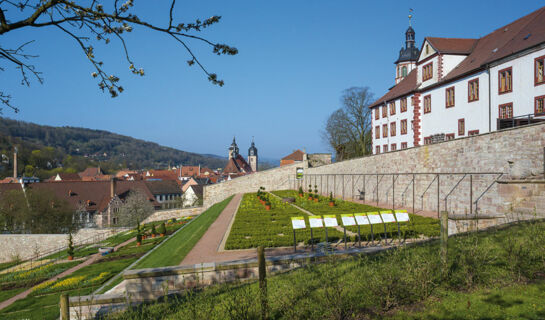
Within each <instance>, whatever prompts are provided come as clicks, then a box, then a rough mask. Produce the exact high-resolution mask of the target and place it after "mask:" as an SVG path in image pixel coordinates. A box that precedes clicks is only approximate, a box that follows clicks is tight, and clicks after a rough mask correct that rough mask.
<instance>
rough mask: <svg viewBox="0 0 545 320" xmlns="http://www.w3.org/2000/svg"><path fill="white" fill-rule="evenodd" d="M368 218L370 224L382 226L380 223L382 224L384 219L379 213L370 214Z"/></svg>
mask: <svg viewBox="0 0 545 320" xmlns="http://www.w3.org/2000/svg"><path fill="white" fill-rule="evenodd" d="M367 218H368V219H369V223H371V224H380V223H382V219H381V218H380V214H379V213H378V212H370V213H368V214H367Z"/></svg>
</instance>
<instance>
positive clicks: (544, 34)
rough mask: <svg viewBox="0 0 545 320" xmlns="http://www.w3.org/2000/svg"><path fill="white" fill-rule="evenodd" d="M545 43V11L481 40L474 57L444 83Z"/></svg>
mask: <svg viewBox="0 0 545 320" xmlns="http://www.w3.org/2000/svg"><path fill="white" fill-rule="evenodd" d="M525 38H526V39H525ZM543 42H545V7H543V8H541V9H539V10H536V11H534V12H532V13H530V14H529V15H526V16H524V17H522V18H520V19H518V20H516V21H514V22H512V23H510V24H508V25H506V26H504V27H501V28H499V29H497V30H495V31H494V32H492V33H490V34H488V35H486V36H484V37H482V38H481V39H479V41H478V43H477V44H476V46H475V48H474V49H473V51H472V52H471V54H470V55H469V56H468V57H467V58H465V59H464V61H462V62H461V63H460V64H459V65H458V66H457V67H455V68H454V69H453V70H452V71H451V72H450V73H449V74H447V75H446V77H445V78H444V80H443V81H442V82H445V81H449V80H452V79H455V78H457V77H460V76H463V75H465V74H468V73H471V72H474V71H476V70H479V69H484V68H485V66H486V64H488V63H491V62H494V61H496V60H499V59H502V58H505V57H507V56H509V55H512V54H515V53H517V52H520V51H523V50H525V49H528V48H531V47H534V46H536V45H538V44H541V43H543Z"/></svg>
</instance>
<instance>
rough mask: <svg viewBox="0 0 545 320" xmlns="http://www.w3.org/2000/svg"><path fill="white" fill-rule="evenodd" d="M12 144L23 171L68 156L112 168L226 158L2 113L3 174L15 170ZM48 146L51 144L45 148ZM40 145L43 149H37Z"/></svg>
mask: <svg viewBox="0 0 545 320" xmlns="http://www.w3.org/2000/svg"><path fill="white" fill-rule="evenodd" d="M13 146H17V147H18V148H19V150H20V152H19V153H20V155H21V157H20V158H21V159H20V162H22V163H20V164H19V168H20V170H19V171H21V172H22V171H23V170H24V167H25V166H29V165H30V166H34V167H35V168H36V167H37V168H40V169H53V168H60V167H64V168H66V167H67V166H68V165H69V164H67V163H63V162H66V161H67V156H70V157H69V158H68V160H69V161H72V162H74V161H75V160H78V161H77V162H78V166H77V167H82V166H85V165H96V164H100V165H101V167H104V168H105V169H106V170H108V169H109V170H110V171H115V170H118V169H121V168H130V169H144V168H161V167H167V166H168V165H169V164H170V165H173V166H174V165H178V164H183V165H198V164H201V165H203V166H206V167H209V168H221V167H223V166H224V165H225V162H226V159H225V158H221V157H219V156H215V155H200V154H197V153H191V152H186V151H181V150H177V149H174V148H169V147H163V146H160V145H159V144H157V143H153V142H148V141H143V140H138V139H134V138H131V137H127V136H122V135H119V134H115V133H111V132H108V131H102V130H92V129H85V128H75V127H50V126H42V125H37V124H34V123H29V122H23V121H15V120H11V119H6V118H2V117H0V153H1V154H5V155H6V156H7V157H8V158H9V163H8V162H7V159H6V158H4V161H3V162H2V163H0V176H2V175H4V176H5V175H10V174H7V172H8V171H9V170H12V169H11V155H12V153H13ZM46 147H49V148H47V150H45V149H44V148H46ZM41 149H44V150H42V152H38V151H37V150H41ZM33 151H34V154H33ZM0 156H1V155H0ZM39 157H42V158H44V157H46V158H47V159H41V160H44V161H41V162H40V159H38V158H39ZM41 166H46V167H45V168H41ZM74 169H75V170H77V169H78V168H74ZM29 170H30V169H29ZM2 173H4V174H2Z"/></svg>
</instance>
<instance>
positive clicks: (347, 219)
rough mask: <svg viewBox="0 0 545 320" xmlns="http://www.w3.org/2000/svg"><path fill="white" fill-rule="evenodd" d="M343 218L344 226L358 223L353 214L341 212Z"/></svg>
mask: <svg viewBox="0 0 545 320" xmlns="http://www.w3.org/2000/svg"><path fill="white" fill-rule="evenodd" d="M341 220H342V221H343V226H345V227H348V226H355V225H356V220H355V219H354V216H353V215H351V214H341Z"/></svg>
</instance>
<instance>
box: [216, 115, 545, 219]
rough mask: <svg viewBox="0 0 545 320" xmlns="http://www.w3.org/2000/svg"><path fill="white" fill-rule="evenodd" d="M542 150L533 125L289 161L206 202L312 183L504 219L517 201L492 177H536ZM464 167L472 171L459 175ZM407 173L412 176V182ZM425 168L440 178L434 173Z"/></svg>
mask: <svg viewBox="0 0 545 320" xmlns="http://www.w3.org/2000/svg"><path fill="white" fill-rule="evenodd" d="M544 147H545V124H536V125H531V126H526V127H521V128H515V129H510V130H505V131H500V132H493V133H488V134H483V135H478V136H472V137H467V138H462V139H456V140H452V141H446V142H442V143H437V144H433V145H426V146H421V147H417V148H411V149H407V150H400V151H396V152H389V153H385V154H379V155H373V156H368V157H362V158H358V159H352V160H347V161H342V162H337V163H333V164H330V165H325V166H320V167H317V168H307V164H306V163H304V164H303V165H301V164H299V165H291V166H288V167H280V168H276V169H273V170H268V171H264V172H261V173H258V174H254V175H249V176H245V177H241V178H237V179H233V180H232V181H228V182H225V183H221V184H217V185H213V186H208V187H206V188H205V206H210V205H211V204H213V203H215V202H218V201H220V200H223V199H225V198H226V197H228V196H230V195H232V194H234V193H239V192H254V191H256V190H257V188H259V186H261V185H263V186H264V187H265V188H266V189H267V190H275V189H285V188H296V187H298V186H299V185H301V186H303V188H304V189H305V190H306V189H308V185H309V184H311V185H313V186H314V185H316V186H317V187H318V189H319V191H320V193H322V194H324V195H328V194H329V193H330V192H331V193H333V195H334V196H335V197H337V198H345V199H352V198H355V197H357V196H358V195H359V193H360V191H363V192H364V193H365V199H366V200H367V201H368V202H369V203H371V204H373V203H374V204H377V205H378V206H382V207H392V206H395V207H396V208H399V207H405V208H407V209H409V210H410V209H412V206H413V199H414V206H415V210H416V211H421V210H423V211H433V212H436V211H444V210H446V211H448V212H449V214H455V215H460V214H468V215H471V214H476V213H478V214H479V215H492V216H503V215H505V214H506V213H507V211H508V210H510V209H512V206H513V205H512V203H517V201H518V200H517V199H518V198H517V196H516V195H515V196H513V194H512V192H511V191H512V190H511V191H509V189H510V188H512V187H506V186H504V185H500V184H497V183H495V182H496V181H497V180H498V179H499V180H509V181H510V180H515V179H518V180H525V179H531V178H535V177H542V176H543V161H544ZM296 167H305V168H306V169H305V175H304V179H302V180H299V181H297V182H296V183H295V179H294V178H295V168H296ZM468 172H470V173H473V174H468V175H465V176H464V173H468ZM404 173H410V174H404ZM412 173H418V174H416V175H414V184H413V175H412ZM432 173H444V175H441V176H439V178H437V177H436V175H434V174H432ZM458 173H459V174H458ZM481 173H486V174H481ZM343 174H344V175H343ZM388 174H392V175H388ZM377 180H378V183H377ZM437 180H439V183H438V181H437ZM413 185H414V198H413ZM438 188H439V190H438ZM438 195H439V197H438ZM533 196H537V197H540V196H541V195H539V194H535V195H533ZM513 197H514V198H513ZM445 198H446V201H445ZM477 200H478V201H477ZM475 202H476V203H475ZM534 202H535V201H534ZM438 206H439V207H438ZM544 206H545V201H542V202H539V201H538V202H536V211H537V212H538V214H543V211H544V209H545V207H544Z"/></svg>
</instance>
